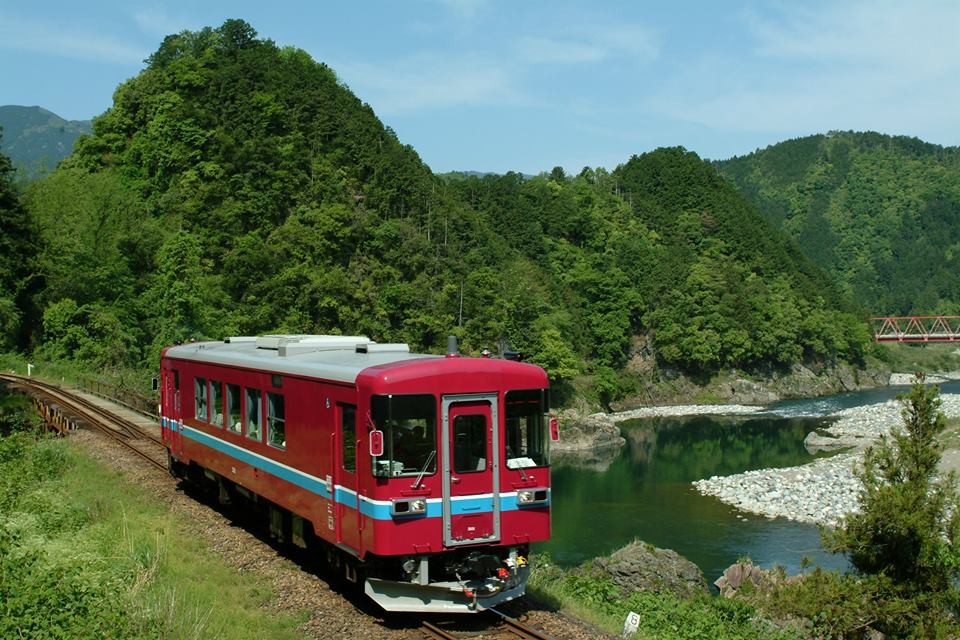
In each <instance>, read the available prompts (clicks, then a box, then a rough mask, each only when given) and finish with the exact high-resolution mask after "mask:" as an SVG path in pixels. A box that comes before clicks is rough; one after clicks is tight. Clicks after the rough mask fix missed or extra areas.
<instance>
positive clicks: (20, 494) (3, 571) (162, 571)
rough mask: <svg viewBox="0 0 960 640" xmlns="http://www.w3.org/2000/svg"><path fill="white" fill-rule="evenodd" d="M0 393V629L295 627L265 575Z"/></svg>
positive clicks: (18, 633) (70, 633) (260, 631)
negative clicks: (37, 424) (37, 427)
mask: <svg viewBox="0 0 960 640" xmlns="http://www.w3.org/2000/svg"><path fill="white" fill-rule="evenodd" d="M10 405H11V401H10V400H9V399H5V400H4V401H3V402H2V405H0V432H2V433H3V435H2V436H0V637H3V638H19V637H29V638H64V637H66V638H86V637H89V638H94V637H96V638H141V637H142V638H171V639H173V638H176V639H181V638H183V639H190V638H198V639H199V638H224V639H233V638H237V639H246V638H250V639H252V638H280V639H282V638H295V637H299V635H300V634H298V633H297V632H296V627H297V626H298V625H299V624H300V623H302V622H303V621H304V620H305V619H306V616H307V614H306V612H303V613H302V614H301V615H299V616H294V615H284V614H282V613H278V612H277V611H275V610H272V609H269V608H267V606H266V605H267V604H268V603H269V602H270V600H271V597H272V591H271V588H270V585H269V584H267V582H266V580H265V579H262V578H259V577H258V576H256V575H253V574H250V573H246V574H243V575H241V574H240V573H239V572H238V571H237V570H236V569H234V568H231V567H228V566H226V565H225V564H224V563H223V562H222V561H220V560H219V559H218V557H217V556H216V555H215V553H214V552H213V551H211V550H208V548H207V547H206V545H205V544H204V543H202V542H200V541H199V540H197V539H196V538H195V537H193V536H191V534H190V533H189V531H188V530H187V529H186V528H185V527H184V525H183V524H181V523H180V522H178V520H177V517H176V516H175V515H173V514H171V513H169V512H168V511H167V509H166V508H165V507H163V506H161V505H157V504H155V503H153V502H152V499H151V498H150V497H149V496H148V495H147V494H146V493H145V492H144V491H143V490H141V489H140V488H138V487H136V486H133V485H131V484H130V483H129V482H128V481H126V480H125V478H124V477H123V476H121V475H120V473H119V472H117V471H114V470H111V469H107V468H104V467H103V466H102V464H100V463H98V462H96V461H94V460H92V459H90V458H89V457H86V456H84V455H83V454H82V452H80V451H79V450H78V449H77V448H75V447H73V446H71V444H70V443H69V441H66V440H62V439H54V438H52V437H49V436H45V435H41V434H40V433H39V432H37V431H33V430H26V431H23V430H19V429H23V428H24V425H25V424H26V423H27V422H28V421H26V420H24V418H23V417H22V414H20V413H18V412H20V411H22V409H21V408H17V407H11V406H10Z"/></svg>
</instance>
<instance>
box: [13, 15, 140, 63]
mask: <svg viewBox="0 0 960 640" xmlns="http://www.w3.org/2000/svg"><path fill="white" fill-rule="evenodd" d="M0 48H3V49H10V50H15V51H27V52H31V53H43V54H53V55H58V56H62V57H65V58H73V59H80V60H90V61H95V62H108V63H113V64H124V65H136V64H140V63H141V62H142V61H143V59H144V58H145V57H146V56H147V54H148V52H147V50H146V49H143V48H141V47H139V46H137V45H133V44H130V43H127V42H122V41H120V40H117V39H115V38H112V37H110V36H106V35H104V34H102V33H93V32H88V31H84V30H83V29H79V28H77V27H70V28H64V27H63V26H61V25H58V24H54V23H51V22H39V21H31V20H22V19H19V18H14V17H12V16H6V15H0Z"/></svg>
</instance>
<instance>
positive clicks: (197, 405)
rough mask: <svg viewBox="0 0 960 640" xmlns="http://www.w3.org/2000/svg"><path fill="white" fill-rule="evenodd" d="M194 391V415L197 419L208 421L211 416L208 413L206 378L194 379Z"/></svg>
mask: <svg viewBox="0 0 960 640" xmlns="http://www.w3.org/2000/svg"><path fill="white" fill-rule="evenodd" d="M193 391H194V413H193V415H194V417H196V419H197V420H203V421H204V422H208V421H209V420H210V416H209V415H208V414H207V381H206V379H204V378H194V379H193Z"/></svg>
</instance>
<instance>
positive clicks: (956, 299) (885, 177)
mask: <svg viewBox="0 0 960 640" xmlns="http://www.w3.org/2000/svg"><path fill="white" fill-rule="evenodd" d="M716 166H717V168H718V169H719V170H720V172H721V173H722V174H723V175H725V176H726V177H728V178H730V179H731V180H732V181H733V182H734V184H736V185H737V187H738V188H739V189H740V190H741V191H742V193H743V194H744V195H745V196H746V197H747V198H748V199H749V200H750V201H751V202H752V203H753V204H754V205H755V206H756V207H757V208H758V209H759V210H760V211H761V212H762V213H763V214H764V216H765V217H766V218H767V220H769V221H770V222H771V223H772V224H773V225H775V226H776V227H778V228H779V229H781V230H783V231H784V232H785V233H786V234H787V235H789V236H790V237H791V238H793V240H794V241H795V242H796V243H797V246H798V247H799V248H800V250H801V251H803V253H804V254H805V255H806V256H807V257H809V258H810V259H811V260H813V261H814V262H815V263H817V264H818V265H819V266H820V267H822V268H823V269H825V270H826V271H827V272H828V273H829V274H830V275H831V276H832V277H833V278H834V281H835V282H836V283H837V285H838V286H839V287H840V288H841V290H842V291H844V292H845V293H847V294H849V295H851V296H853V298H854V299H855V300H856V301H857V302H858V303H859V304H860V305H862V306H863V307H865V308H867V309H868V310H869V311H870V312H871V313H873V314H875V315H896V314H907V313H943V314H957V313H960V224H958V221H960V149H957V148H955V147H951V148H944V147H940V146H937V145H933V144H927V143H924V142H921V141H919V140H917V139H916V138H905V137H892V136H886V135H881V134H878V133H851V132H846V133H832V134H829V135H818V136H810V137H807V138H800V139H797V140H790V141H788V142H783V143H780V144H777V145H774V146H772V147H768V148H767V149H764V150H762V151H758V152H756V153H753V154H750V155H748V156H744V157H741V158H733V159H731V160H726V161H723V162H718V163H716Z"/></svg>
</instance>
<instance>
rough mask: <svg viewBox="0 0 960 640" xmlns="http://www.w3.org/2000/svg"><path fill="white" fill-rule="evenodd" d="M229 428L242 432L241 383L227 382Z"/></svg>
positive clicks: (235, 431)
mask: <svg viewBox="0 0 960 640" xmlns="http://www.w3.org/2000/svg"><path fill="white" fill-rule="evenodd" d="M227 428H228V429H230V431H233V432H234V433H240V385H238V384H227Z"/></svg>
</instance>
